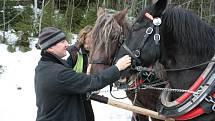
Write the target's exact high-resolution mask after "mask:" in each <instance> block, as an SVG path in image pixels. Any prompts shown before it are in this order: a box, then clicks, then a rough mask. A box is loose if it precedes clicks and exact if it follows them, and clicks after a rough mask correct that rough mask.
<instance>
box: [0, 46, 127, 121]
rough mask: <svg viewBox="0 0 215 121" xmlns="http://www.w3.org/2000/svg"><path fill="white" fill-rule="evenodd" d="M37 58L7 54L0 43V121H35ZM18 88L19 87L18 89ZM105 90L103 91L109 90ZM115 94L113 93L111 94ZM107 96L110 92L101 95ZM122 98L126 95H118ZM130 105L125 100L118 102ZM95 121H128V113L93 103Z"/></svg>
mask: <svg viewBox="0 0 215 121" xmlns="http://www.w3.org/2000/svg"><path fill="white" fill-rule="evenodd" d="M39 58H40V51H39V50H36V49H35V48H34V49H33V50H32V51H29V52H26V53H22V52H19V51H18V52H15V53H9V52H7V46H6V45H4V44H0V65H2V66H3V69H4V72H3V74H0V97H1V98H0V121H35V119H36V110H37V108H36V99H35V92H34V69H35V67H36V65H37V62H38V60H39ZM0 72H2V70H0ZM17 87H21V88H22V89H21V90H18V89H17ZM108 89H109V88H105V89H104V90H108ZM114 93H116V92H114ZM102 95H104V96H108V97H110V95H109V93H102ZM117 95H118V96H120V97H121V96H122V97H123V96H125V92H123V91H120V92H117ZM117 101H122V102H126V103H130V101H129V100H128V99H125V100H117ZM92 105H93V109H94V114H95V119H96V121H130V119H131V112H130V111H127V110H124V109H119V108H115V107H112V106H109V105H105V104H102V103H98V102H95V101H93V102H92Z"/></svg>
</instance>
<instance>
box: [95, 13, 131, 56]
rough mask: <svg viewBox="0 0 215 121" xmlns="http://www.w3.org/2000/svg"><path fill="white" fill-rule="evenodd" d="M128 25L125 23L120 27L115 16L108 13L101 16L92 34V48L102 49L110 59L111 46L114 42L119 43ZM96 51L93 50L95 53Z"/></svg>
mask: <svg viewBox="0 0 215 121" xmlns="http://www.w3.org/2000/svg"><path fill="white" fill-rule="evenodd" d="M127 26H128V24H127V23H126V22H125V23H124V24H123V25H122V26H120V25H119V24H118V23H117V21H116V20H115V19H114V16H113V15H109V14H107V13H105V14H102V15H100V16H99V17H98V18H97V20H96V23H95V26H94V29H93V32H92V38H93V42H92V46H93V47H96V48H102V49H104V50H105V53H106V54H107V55H108V56H109V58H110V52H111V49H113V48H111V46H112V43H113V42H116V41H118V39H119V37H120V36H121V35H122V34H125V33H127V32H125V31H124V30H125V29H127V28H128V27H127ZM94 51H96V49H93V51H92V53H94Z"/></svg>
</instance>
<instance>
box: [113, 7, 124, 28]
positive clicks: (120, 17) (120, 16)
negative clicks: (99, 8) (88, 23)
mask: <svg viewBox="0 0 215 121" xmlns="http://www.w3.org/2000/svg"><path fill="white" fill-rule="evenodd" d="M127 12H128V9H127V8H125V9H123V10H121V11H119V12H118V13H116V14H114V15H113V17H114V18H115V20H116V21H117V22H118V24H119V25H121V26H122V25H123V20H124V18H125V16H126V14H127Z"/></svg>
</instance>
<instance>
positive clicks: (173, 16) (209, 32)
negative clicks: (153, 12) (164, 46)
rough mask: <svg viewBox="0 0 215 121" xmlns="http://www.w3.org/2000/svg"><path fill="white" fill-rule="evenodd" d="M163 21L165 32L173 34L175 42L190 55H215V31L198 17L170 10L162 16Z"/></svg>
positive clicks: (182, 11)
mask: <svg viewBox="0 0 215 121" xmlns="http://www.w3.org/2000/svg"><path fill="white" fill-rule="evenodd" d="M162 21H163V23H164V25H163V29H164V30H165V32H167V33H171V32H172V35H173V38H174V41H175V42H176V43H177V44H180V47H184V49H185V50H187V51H189V53H190V54H198V55H201V56H204V55H205V54H207V55H208V54H211V55H213V54H214V52H215V46H213V45H215V29H214V28H212V27H210V26H209V25H208V24H206V23H205V22H204V21H202V20H201V19H200V18H199V17H197V15H195V14H193V13H192V12H190V11H188V10H183V9H181V8H169V9H167V10H166V11H165V13H164V15H163V16H162ZM166 35H171V34H166ZM169 44H170V43H169ZM211 55H210V56H211Z"/></svg>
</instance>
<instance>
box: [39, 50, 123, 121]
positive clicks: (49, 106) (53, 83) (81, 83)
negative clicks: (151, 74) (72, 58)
mask: <svg viewBox="0 0 215 121" xmlns="http://www.w3.org/2000/svg"><path fill="white" fill-rule="evenodd" d="M41 55H42V58H41V60H40V61H39V63H38V65H37V67H36V69H35V92H36V105H37V107H38V110H37V119H36V121H87V119H86V114H85V110H84V104H83V99H82V96H81V95H82V94H84V93H87V92H89V91H96V90H99V89H101V88H103V87H105V86H107V85H109V84H111V83H113V82H115V81H116V80H118V79H119V77H120V72H119V70H118V69H117V67H116V66H111V67H110V68H108V69H105V70H104V71H102V72H101V73H99V74H98V75H86V74H84V73H76V72H74V71H72V68H69V66H68V64H67V63H66V62H65V61H64V60H62V59H59V58H58V57H56V56H54V55H52V54H50V53H43V52H42V53H41Z"/></svg>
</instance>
